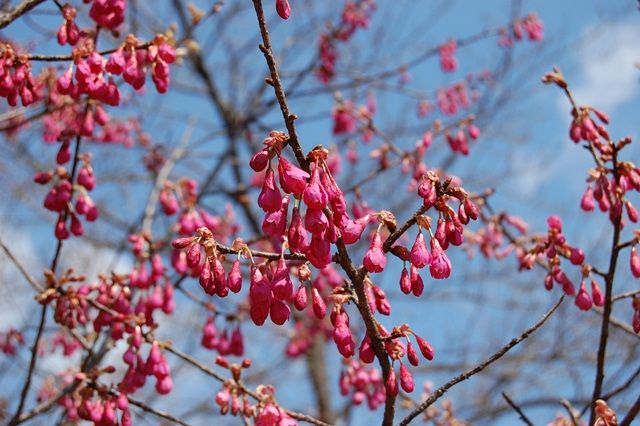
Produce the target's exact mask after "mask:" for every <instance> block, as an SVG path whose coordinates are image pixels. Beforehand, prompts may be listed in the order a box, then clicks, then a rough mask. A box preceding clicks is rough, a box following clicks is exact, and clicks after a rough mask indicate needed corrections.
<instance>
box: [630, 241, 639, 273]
mask: <svg viewBox="0 0 640 426" xmlns="http://www.w3.org/2000/svg"><path fill="white" fill-rule="evenodd" d="M629 266H630V267H631V273H632V274H633V276H634V277H636V278H640V256H639V255H638V251H637V250H636V246H633V247H632V248H631V256H630V257H629Z"/></svg>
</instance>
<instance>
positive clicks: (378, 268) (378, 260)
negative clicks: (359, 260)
mask: <svg viewBox="0 0 640 426" xmlns="http://www.w3.org/2000/svg"><path fill="white" fill-rule="evenodd" d="M363 264H364V267H365V269H366V270H367V271H369V272H371V273H375V272H382V271H383V270H384V267H385V266H386V264H387V259H386V257H385V255H384V251H383V250H382V240H381V238H380V233H379V232H376V233H375V235H374V236H373V240H372V241H371V245H370V246H369V250H367V252H366V253H365V255H364V260H363Z"/></svg>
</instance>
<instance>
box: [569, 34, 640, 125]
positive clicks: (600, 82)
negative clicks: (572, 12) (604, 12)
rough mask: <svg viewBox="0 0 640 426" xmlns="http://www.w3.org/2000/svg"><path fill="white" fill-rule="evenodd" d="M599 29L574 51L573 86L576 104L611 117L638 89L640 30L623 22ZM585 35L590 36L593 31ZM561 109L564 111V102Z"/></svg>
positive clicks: (639, 87) (639, 84)
mask: <svg viewBox="0 0 640 426" xmlns="http://www.w3.org/2000/svg"><path fill="white" fill-rule="evenodd" d="M601 29H602V31H601V32H600V31H599V33H600V34H598V35H597V36H596V37H595V38H594V39H593V41H588V42H587V43H586V45H585V46H584V47H583V48H582V49H580V50H579V51H578V68H577V69H578V71H581V72H582V75H581V76H580V78H579V79H578V80H577V84H574V85H573V86H574V93H575V96H576V98H577V99H578V101H579V102H580V103H582V104H590V105H593V106H596V107H597V108H599V109H602V110H604V111H606V112H608V113H612V112H613V111H614V110H615V109H616V108H618V107H619V106H621V105H623V104H624V103H625V102H627V101H629V100H631V99H633V98H634V97H635V96H636V95H637V94H638V90H639V89H640V83H639V81H638V78H639V76H640V73H639V71H638V69H637V68H636V67H635V65H634V64H635V63H636V62H639V61H640V48H639V45H638V40H640V27H639V26H638V25H637V23H636V22H633V23H629V22H624V23H614V24H611V25H605V26H603V27H601ZM585 34H594V31H593V28H590V29H587V30H586V32H585ZM586 37H589V36H588V35H587V36H586ZM562 105H563V109H566V100H563V101H562Z"/></svg>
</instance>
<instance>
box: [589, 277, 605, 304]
mask: <svg viewBox="0 0 640 426" xmlns="http://www.w3.org/2000/svg"><path fill="white" fill-rule="evenodd" d="M591 298H592V299H593V304H594V305H596V306H604V295H603V294H602V290H600V287H599V286H598V283H597V282H595V281H594V280H591Z"/></svg>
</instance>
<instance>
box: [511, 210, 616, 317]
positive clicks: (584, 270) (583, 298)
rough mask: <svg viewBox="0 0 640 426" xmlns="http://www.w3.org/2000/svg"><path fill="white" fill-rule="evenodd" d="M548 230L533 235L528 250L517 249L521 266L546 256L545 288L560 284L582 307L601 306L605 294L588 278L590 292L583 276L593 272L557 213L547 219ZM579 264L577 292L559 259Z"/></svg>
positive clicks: (548, 288)
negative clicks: (534, 241) (573, 244)
mask: <svg viewBox="0 0 640 426" xmlns="http://www.w3.org/2000/svg"><path fill="white" fill-rule="evenodd" d="M547 224H548V227H549V230H548V232H547V235H546V236H545V237H541V238H538V239H536V244H535V245H534V246H533V247H532V248H531V249H529V250H527V251H523V250H519V251H518V253H519V258H520V268H522V269H531V268H533V266H534V264H535V262H536V261H537V260H539V259H540V258H545V259H546V261H547V264H548V267H549V272H548V273H547V276H546V277H545V280H544V286H545V288H546V289H547V290H551V289H552V288H553V285H554V283H556V284H559V285H560V286H562V291H563V292H564V293H565V294H566V295H568V296H575V304H576V306H577V307H578V308H580V309H581V310H583V311H586V310H589V309H591V307H592V306H593V305H595V306H602V305H603V304H604V296H603V294H602V291H601V290H600V287H599V286H598V283H597V282H596V281H595V279H591V295H589V293H588V291H587V287H586V282H585V280H586V279H588V278H589V277H590V276H591V275H592V268H591V266H589V265H588V264H587V263H585V256H584V252H583V251H582V250H581V249H580V248H578V247H574V246H571V245H569V244H568V243H567V241H566V238H565V237H564V235H563V233H562V221H561V220H560V218H559V217H558V216H550V217H549V218H548V219H547ZM563 258H564V259H566V260H569V262H570V263H571V264H572V265H574V266H576V267H579V268H580V271H581V276H582V280H581V283H580V288H579V289H578V292H577V293H576V288H575V286H574V284H573V282H572V281H571V279H569V277H568V276H567V274H566V273H565V270H563V268H562V265H561V261H562V259H563Z"/></svg>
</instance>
